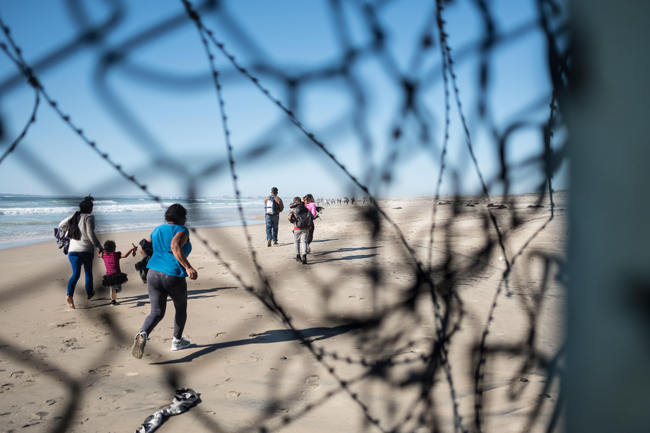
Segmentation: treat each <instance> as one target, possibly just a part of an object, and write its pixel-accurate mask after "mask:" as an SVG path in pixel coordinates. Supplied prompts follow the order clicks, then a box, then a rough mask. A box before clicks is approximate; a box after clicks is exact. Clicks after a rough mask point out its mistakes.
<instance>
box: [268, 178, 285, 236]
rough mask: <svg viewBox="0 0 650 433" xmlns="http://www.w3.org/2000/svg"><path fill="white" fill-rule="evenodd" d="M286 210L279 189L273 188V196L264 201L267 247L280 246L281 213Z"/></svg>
mask: <svg viewBox="0 0 650 433" xmlns="http://www.w3.org/2000/svg"><path fill="white" fill-rule="evenodd" d="M283 210H284V204H283V203H282V199H281V198H280V197H278V189H277V188H276V187H273V188H271V195H269V196H267V197H266V198H265V199H264V213H265V219H266V246H267V247H270V246H271V242H273V245H277V244H278V225H279V224H280V212H282V211H283Z"/></svg>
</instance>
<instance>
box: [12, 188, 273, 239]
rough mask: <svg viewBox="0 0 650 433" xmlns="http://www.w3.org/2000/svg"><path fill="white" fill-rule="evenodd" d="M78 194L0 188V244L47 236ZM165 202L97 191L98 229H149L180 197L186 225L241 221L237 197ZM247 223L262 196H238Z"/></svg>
mask: <svg viewBox="0 0 650 433" xmlns="http://www.w3.org/2000/svg"><path fill="white" fill-rule="evenodd" d="M79 201H81V197H74V198H70V197H52V196H36V195H33V196H32V195H10V194H0V249H6V248H12V247H16V246H21V245H29V244H33V243H37V242H42V241H47V240H51V241H52V242H54V227H56V226H57V225H58V224H59V222H61V221H62V220H63V219H64V218H66V217H68V216H70V215H72V214H73V213H74V212H75V211H77V210H79ZM163 202H164V204H163V205H162V206H161V205H160V204H159V203H156V202H154V201H153V200H151V199H149V198H146V197H95V201H94V204H95V205H94V209H93V214H94V215H95V222H96V229H95V231H96V233H98V234H101V233H111V232H123V231H132V230H149V229H153V228H154V227H156V226H157V225H159V224H161V223H163V222H164V221H163V215H164V213H165V212H164V210H165V208H166V207H167V206H168V205H170V204H172V203H181V204H183V206H185V207H186V208H187V210H188V221H187V225H188V226H191V227H211V226H233V225H241V219H240V217H239V211H238V210H237V202H236V200H234V199H228V198H201V199H194V200H192V201H191V202H188V201H187V200H182V199H177V198H171V197H170V198H163ZM241 204H242V207H243V208H244V215H245V218H246V222H247V224H260V223H263V222H264V221H263V220H261V221H260V220H251V218H253V217H256V216H263V215H264V209H263V207H264V199H263V198H254V199H253V198H247V199H242V201H241Z"/></svg>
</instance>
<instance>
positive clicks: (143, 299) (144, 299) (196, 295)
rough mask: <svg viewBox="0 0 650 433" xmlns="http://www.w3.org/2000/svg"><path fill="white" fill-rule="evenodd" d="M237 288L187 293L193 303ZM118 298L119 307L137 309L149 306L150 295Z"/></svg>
mask: <svg viewBox="0 0 650 433" xmlns="http://www.w3.org/2000/svg"><path fill="white" fill-rule="evenodd" d="M236 288H237V287H235V286H226V287H213V288H211V289H194V290H188V291H187V300H188V301H191V300H194V299H204V298H214V297H215V295H211V294H210V293H214V292H219V291H221V290H232V289H236ZM117 296H118V297H117V302H118V305H122V304H124V305H129V304H135V305H130V308H137V307H142V306H144V305H148V304H149V294H148V293H143V294H141V295H133V296H124V297H121V296H120V294H119V293H118V295H117ZM98 300H99V299H98ZM167 302H171V298H167ZM107 305H111V303H110V301H108V302H102V303H101V304H95V305H92V306H90V307H88V308H98V307H105V306H107Z"/></svg>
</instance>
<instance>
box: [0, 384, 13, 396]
mask: <svg viewBox="0 0 650 433" xmlns="http://www.w3.org/2000/svg"><path fill="white" fill-rule="evenodd" d="M13 387H14V384H13V383H3V384H2V385H0V394H2V393H4V392H9V391H11V390H12V389H13Z"/></svg>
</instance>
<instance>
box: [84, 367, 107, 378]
mask: <svg viewBox="0 0 650 433" xmlns="http://www.w3.org/2000/svg"><path fill="white" fill-rule="evenodd" d="M88 373H90V374H97V375H99V376H103V377H107V376H110V375H111V367H110V366H109V365H100V366H99V367H97V368H93V369H90V370H88Z"/></svg>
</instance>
